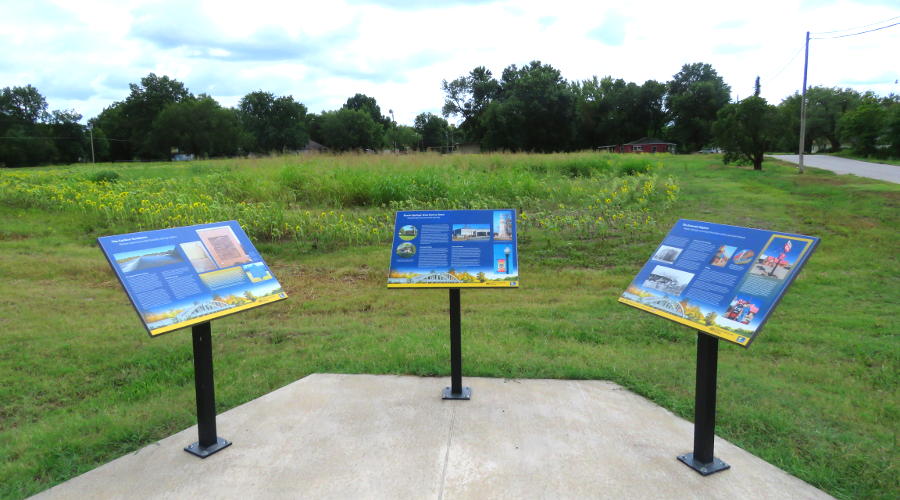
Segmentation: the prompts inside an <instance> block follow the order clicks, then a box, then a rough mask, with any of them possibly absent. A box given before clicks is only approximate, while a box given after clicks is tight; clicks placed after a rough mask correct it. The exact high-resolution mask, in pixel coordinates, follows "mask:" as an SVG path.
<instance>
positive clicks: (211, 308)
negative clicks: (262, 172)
mask: <svg viewBox="0 0 900 500" xmlns="http://www.w3.org/2000/svg"><path fill="white" fill-rule="evenodd" d="M97 241H98V242H99V243H100V248H102V249H103V253H104V254H105V255H106V258H107V260H108V261H109V264H110V266H112V268H113V270H114V271H115V273H116V276H117V277H118V278H119V281H120V282H121V283H122V286H123V287H124V288H125V292H126V293H127V294H128V298H129V299H131V303H132V304H133V305H134V308H135V309H136V310H137V312H138V315H139V316H140V317H141V320H142V321H143V323H144V326H145V327H146V328H147V331H148V332H149V333H150V335H151V336H156V335H159V334H162V333H166V332H170V331H173V330H178V329H180V328H185V327H188V326H191V325H196V324H198V323H203V322H206V321H209V320H211V319H215V318H219V317H222V316H226V315H229V314H233V313H236V312H239V311H243V310H246V309H250V308H253V307H257V306H260V305H263V304H268V303H270V302H275V301H278V300H282V299H285V298H287V295H286V294H285V293H284V290H282V288H281V284H280V283H278V280H277V279H275V276H274V275H272V271H271V270H269V268H268V266H267V265H266V263H265V262H264V261H263V260H262V257H260V255H259V252H257V251H256V248H254V247H253V244H252V243H250V239H249V238H247V235H246V234H245V233H244V231H243V230H242V229H241V227H240V225H238V223H237V222H236V221H228V222H216V223H212V224H201V225H197V226H188V227H176V228H172V229H161V230H157V231H145V232H141V233H131V234H120V235H116V236H104V237H101V238H98V240H97Z"/></svg>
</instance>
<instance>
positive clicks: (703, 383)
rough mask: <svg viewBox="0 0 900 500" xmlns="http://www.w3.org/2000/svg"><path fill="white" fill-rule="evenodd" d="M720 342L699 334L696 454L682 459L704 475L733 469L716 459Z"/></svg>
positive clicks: (695, 421)
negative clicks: (714, 447) (717, 377)
mask: <svg viewBox="0 0 900 500" xmlns="http://www.w3.org/2000/svg"><path fill="white" fill-rule="evenodd" d="M718 358H719V339H718V338H716V337H713V336H711V335H707V334H705V333H703V332H697V388H696V394H695V395H694V452H693V453H687V454H685V455H681V456H679V457H678V459H679V460H681V461H682V462H684V463H685V464H687V466H688V467H690V468H692V469H694V470H695V471H697V472H699V473H700V474H702V475H704V476H708V475H710V474H712V473H714V472H719V471H723V470H725V469H728V468H730V467H731V466H730V465H728V464H726V463H725V462H723V461H721V460H719V459H718V458H716V457H714V456H713V446H714V443H713V441H714V440H715V437H716V372H717V369H718Z"/></svg>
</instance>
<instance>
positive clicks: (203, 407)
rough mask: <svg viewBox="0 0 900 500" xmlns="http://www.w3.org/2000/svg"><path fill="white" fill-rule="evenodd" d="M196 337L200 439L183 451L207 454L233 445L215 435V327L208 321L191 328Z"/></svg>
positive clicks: (196, 387)
mask: <svg viewBox="0 0 900 500" xmlns="http://www.w3.org/2000/svg"><path fill="white" fill-rule="evenodd" d="M191 332H192V334H193V337H194V388H195V390H196V393H197V434H198V436H199V440H198V441H197V442H196V443H193V444H191V445H190V446H188V447H186V448H185V449H184V451H186V452H188V453H193V454H194V455H197V456H198V457H200V458H206V457H208V456H210V455H212V454H213V453H215V452H217V451H219V450H221V449H223V448H227V447H228V446H231V442H230V441H227V440H225V439H223V438H220V437H218V436H216V394H215V387H214V384H213V363H212V328H211V327H210V324H209V322H208V321H207V322H205V323H200V324H199V325H194V326H193V327H192V328H191Z"/></svg>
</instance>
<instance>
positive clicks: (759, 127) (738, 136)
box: [713, 95, 782, 170]
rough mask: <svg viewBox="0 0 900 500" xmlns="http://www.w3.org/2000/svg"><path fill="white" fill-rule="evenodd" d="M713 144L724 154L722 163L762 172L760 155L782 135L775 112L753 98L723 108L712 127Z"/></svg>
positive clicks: (757, 97) (766, 103) (770, 107)
mask: <svg viewBox="0 0 900 500" xmlns="http://www.w3.org/2000/svg"><path fill="white" fill-rule="evenodd" d="M713 134H714V138H715V142H716V144H717V145H719V146H720V147H721V148H722V149H724V150H725V157H724V161H725V163H726V164H727V163H732V162H735V163H744V162H746V163H749V164H751V165H753V169H754V170H762V162H763V155H764V154H765V153H766V151H771V149H772V147H773V146H774V145H775V144H776V141H777V138H778V137H779V136H780V135H782V134H781V127H780V120H779V115H778V109H777V108H776V107H775V106H772V105H770V104H769V103H768V102H766V100H765V99H763V98H762V97H759V96H758V95H754V96H751V97H748V98H746V99H744V100H742V101H741V102H738V103H734V104H726V105H725V106H724V107H723V108H722V109H720V110H719V113H718V119H717V120H716V122H715V124H714V125H713Z"/></svg>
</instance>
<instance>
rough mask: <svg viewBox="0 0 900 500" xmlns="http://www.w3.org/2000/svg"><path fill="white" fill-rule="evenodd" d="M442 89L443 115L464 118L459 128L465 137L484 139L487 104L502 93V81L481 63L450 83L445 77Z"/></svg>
mask: <svg viewBox="0 0 900 500" xmlns="http://www.w3.org/2000/svg"><path fill="white" fill-rule="evenodd" d="M441 89H442V90H443V91H444V94H445V97H444V107H443V109H442V114H443V115H444V116H445V117H448V116H458V117H461V118H462V120H463V121H462V123H461V124H460V129H461V130H462V132H463V133H464V134H465V136H466V139H467V140H469V141H472V142H481V140H482V138H483V137H484V134H485V129H484V126H483V124H482V121H481V118H482V116H483V114H484V111H485V110H486V109H487V106H488V105H489V104H490V103H491V102H492V101H493V100H494V99H495V98H497V96H498V95H499V94H500V82H498V81H497V80H496V79H494V76H493V74H492V73H491V71H490V70H489V69H487V68H485V67H484V66H478V67H477V68H475V69H473V70H472V71H470V72H469V74H468V75H465V76H461V77H459V78H457V79H455V80H453V81H451V82H448V81H447V80H443V81H442V82H441Z"/></svg>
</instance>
